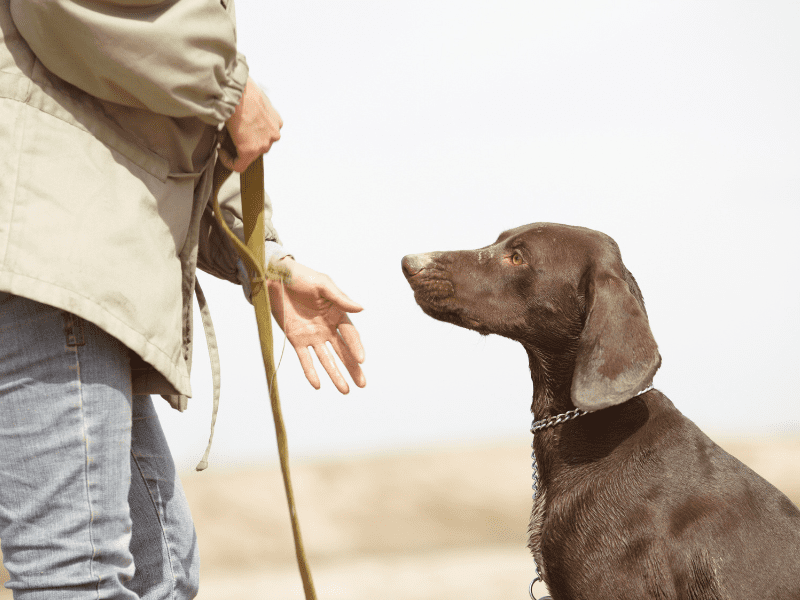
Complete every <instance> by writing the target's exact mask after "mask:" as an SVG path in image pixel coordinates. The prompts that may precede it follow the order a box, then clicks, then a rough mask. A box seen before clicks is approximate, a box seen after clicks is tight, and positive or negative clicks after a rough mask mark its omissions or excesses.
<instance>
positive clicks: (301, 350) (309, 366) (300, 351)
mask: <svg viewBox="0 0 800 600" xmlns="http://www.w3.org/2000/svg"><path fill="white" fill-rule="evenodd" d="M294 350H295V352H297V358H299V359H300V366H301V367H302V368H303V373H305V376H306V379H308V382H309V383H310V384H311V386H312V387H313V388H314V389H315V390H318V389H319V388H320V381H319V375H317V370H316V369H315V368H314V360H313V359H312V358H311V353H310V352H309V351H308V348H307V347H305V346H295V347H294Z"/></svg>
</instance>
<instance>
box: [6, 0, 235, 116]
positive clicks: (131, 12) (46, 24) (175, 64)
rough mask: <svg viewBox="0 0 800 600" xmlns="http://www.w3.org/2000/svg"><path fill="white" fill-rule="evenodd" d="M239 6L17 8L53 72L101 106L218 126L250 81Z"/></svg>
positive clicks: (68, 4) (120, 2)
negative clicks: (239, 34) (240, 47)
mask: <svg viewBox="0 0 800 600" xmlns="http://www.w3.org/2000/svg"><path fill="white" fill-rule="evenodd" d="M229 2H230V3H232V2H233V0H167V1H163V0H84V1H73V0H11V14H12V17H13V19H14V23H15V25H16V26H17V29H18V30H19V32H20V34H21V35H22V37H23V38H24V39H25V41H26V42H27V43H28V45H29V46H30V47H31V50H33V52H34V53H35V54H36V56H37V58H38V59H39V60H40V61H41V62H42V64H44V66H45V67H47V69H49V70H50V71H52V72H53V73H55V74H56V75H57V76H58V77H60V78H61V79H63V80H65V81H67V82H69V83H71V84H72V85H74V86H76V87H78V88H80V89H81V90H83V91H85V92H87V93H89V94H91V95H92V96H96V97H97V98H100V99H102V100H106V101H109V102H115V103H117V104H123V105H125V106H132V107H136V108H145V109H147V110H150V111H152V112H155V113H159V114H163V115H167V116H170V117H199V118H200V119H202V120H203V121H204V122H206V123H209V124H211V125H219V124H221V123H223V122H225V121H227V120H228V118H229V117H230V116H231V115H232V114H233V111H234V109H235V108H236V105H237V104H238V103H239V100H240V98H241V95H242V90H243V89H244V85H245V83H246V81H247V74H248V68H247V62H246V61H245V59H244V56H242V55H241V54H239V53H238V52H237V50H236V25H235V17H234V14H233V6H232V4H231V5H230V6H229V7H228V8H226V6H223V3H224V4H225V5H228V3H229Z"/></svg>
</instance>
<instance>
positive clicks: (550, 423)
mask: <svg viewBox="0 0 800 600" xmlns="http://www.w3.org/2000/svg"><path fill="white" fill-rule="evenodd" d="M652 389H653V384H652V383H651V384H650V385H648V386H647V387H646V388H645V389H643V390H642V391H641V392H639V393H638V394H636V395H635V396H632V398H635V397H636V396H641V395H642V394H644V393H645V392H649V391H650V390H652ZM632 398H631V399H632ZM590 412H594V411H588V410H583V409H580V408H575V409H573V410H568V411H567V412H565V413H561V414H560V415H556V416H554V417H548V418H547V419H541V420H539V421H534V422H533V423H531V433H536V432H537V431H541V430H542V429H547V428H548V427H555V426H556V425H560V424H561V423H564V422H566V421H571V420H572V419H577V418H578V417H582V416H583V415H588V414H589V413H590Z"/></svg>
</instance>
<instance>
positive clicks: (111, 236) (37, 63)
mask: <svg viewBox="0 0 800 600" xmlns="http://www.w3.org/2000/svg"><path fill="white" fill-rule="evenodd" d="M247 75H248V68H247V63H246V62H245V59H244V57H243V56H242V55H241V54H239V53H238V52H237V50H236V27H235V16H234V6H233V0H167V1H166V2H164V1H160V0H103V1H97V2H73V1H70V0H0V149H1V150H0V291H5V292H10V293H12V294H16V295H19V296H24V297H27V298H30V299H33V300H36V301H38V302H42V303H45V304H49V305H52V306H55V307H57V308H60V309H63V310H66V311H70V312H72V313H75V314H76V315H78V316H80V317H83V318H85V319H87V320H88V321H91V322H92V323H94V324H96V325H98V326H99V327H100V328H101V329H103V330H105V331H106V332H108V333H109V334H111V335H113V336H114V337H116V338H117V339H119V340H120V341H121V342H123V343H124V344H125V345H126V346H127V347H128V348H129V349H130V350H131V351H132V355H131V356H132V366H133V372H134V381H133V384H134V389H135V390H137V389H138V390H140V391H147V392H150V393H162V394H166V395H169V399H170V403H171V404H172V405H173V406H174V407H175V408H177V409H179V410H183V409H184V408H186V396H189V395H191V386H190V383H189V371H190V367H191V331H192V329H191V322H192V302H193V295H194V292H195V268H196V266H197V265H199V266H200V267H201V268H203V269H204V270H207V271H209V272H211V273H213V274H214V275H217V276H219V277H223V278H226V279H229V280H231V281H237V282H238V279H237V269H236V258H235V254H234V253H233V252H232V249H231V248H230V247H229V243H228V242H227V241H226V240H225V238H224V236H222V235H221V233H220V232H219V231H218V230H217V226H216V224H215V222H214V219H213V217H212V215H211V213H210V208H208V207H207V203H208V200H209V195H210V189H211V174H212V171H213V166H214V161H215V160H216V147H217V143H218V138H219V132H220V131H221V130H222V128H223V126H224V123H225V121H226V120H227V119H228V118H229V117H230V116H231V114H232V113H233V111H234V109H235V107H236V105H237V104H238V102H239V100H240V98H241V95H242V90H243V88H244V85H245V82H246V80H247ZM236 180H237V178H235V177H233V178H231V185H229V186H228V187H227V188H226V190H225V191H224V192H223V193H222V194H221V195H220V196H221V197H220V201H221V203H222V205H223V216H224V218H225V220H226V221H227V222H228V223H229V225H231V226H232V228H233V229H234V230H235V231H238V232H239V233H240V235H241V202H240V198H239V194H238V189H237V188H236V186H235V185H236ZM223 196H224V197H223ZM266 214H267V219H266V225H267V239H269V240H277V239H278V238H277V233H276V232H275V230H274V228H273V227H272V226H271V223H270V221H269V216H270V215H271V210H270V207H269V201H267V213H266ZM199 298H200V300H201V308H204V307H203V306H202V303H203V301H202V297H201V296H199Z"/></svg>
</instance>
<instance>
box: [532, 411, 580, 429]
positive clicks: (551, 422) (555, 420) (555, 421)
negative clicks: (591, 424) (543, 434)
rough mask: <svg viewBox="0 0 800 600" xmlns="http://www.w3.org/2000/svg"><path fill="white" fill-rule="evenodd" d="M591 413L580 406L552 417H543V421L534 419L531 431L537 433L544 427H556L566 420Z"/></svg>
mask: <svg viewBox="0 0 800 600" xmlns="http://www.w3.org/2000/svg"><path fill="white" fill-rule="evenodd" d="M586 414H589V413H588V412H586V411H585V410H581V409H580V408H576V409H573V410H570V411H567V412H565V413H562V414H560V415H556V416H555V417H550V418H548V419H542V420H541V421H534V422H533V423H532V424H531V433H536V432H537V431H541V430H542V429H547V428H548V427H554V426H555V425H560V424H561V423H564V422H565V421H570V420H572V419H577V418H578V417H582V416H583V415H586Z"/></svg>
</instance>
